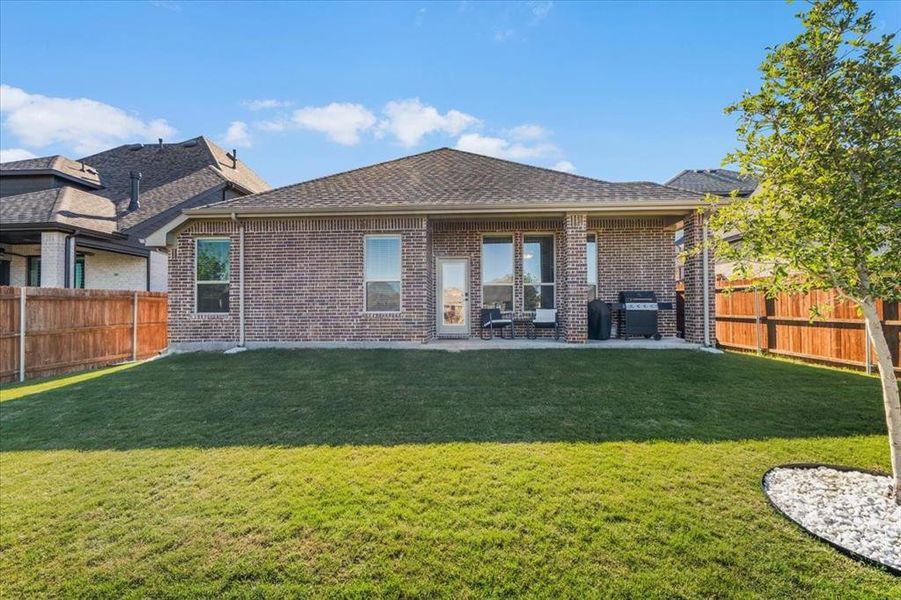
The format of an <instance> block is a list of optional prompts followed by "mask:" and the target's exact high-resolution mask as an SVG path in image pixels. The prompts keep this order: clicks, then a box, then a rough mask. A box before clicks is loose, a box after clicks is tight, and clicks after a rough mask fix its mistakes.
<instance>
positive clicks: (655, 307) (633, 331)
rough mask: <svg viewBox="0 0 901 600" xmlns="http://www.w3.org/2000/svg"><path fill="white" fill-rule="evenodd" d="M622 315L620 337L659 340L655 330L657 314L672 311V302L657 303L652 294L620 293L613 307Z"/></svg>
mask: <svg viewBox="0 0 901 600" xmlns="http://www.w3.org/2000/svg"><path fill="white" fill-rule="evenodd" d="M615 308H618V309H619V310H620V311H621V313H620V314H621V315H622V329H621V332H622V337H624V338H625V339H629V338H630V337H639V336H641V337H645V338H650V337H653V338H654V339H655V340H659V339H660V337H661V336H660V331H659V330H658V328H657V313H658V312H659V311H661V310H673V303H672V302H657V294H655V293H654V292H620V293H619V303H618V304H616V305H615Z"/></svg>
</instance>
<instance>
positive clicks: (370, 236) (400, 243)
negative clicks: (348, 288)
mask: <svg viewBox="0 0 901 600" xmlns="http://www.w3.org/2000/svg"><path fill="white" fill-rule="evenodd" d="M376 238H383V239H394V240H397V256H398V258H399V259H400V264H399V265H398V268H399V271H398V274H397V276H398V279H369V278H368V277H367V276H366V264H367V260H366V258H367V254H368V252H367V250H366V249H367V248H368V247H369V244H368V243H367V242H368V241H369V240H370V239H376ZM381 282H387V283H394V282H397V284H398V287H399V288H400V298H399V299H398V302H397V310H369V302H368V300H367V296H368V294H367V293H366V288H367V284H368V283H381ZM403 309H404V241H403V237H402V236H401V235H399V234H394V233H374V234H367V235H364V236H363V312H364V313H366V314H368V315H396V314H399V313H401V312H403Z"/></svg>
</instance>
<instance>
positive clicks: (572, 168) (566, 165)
mask: <svg viewBox="0 0 901 600" xmlns="http://www.w3.org/2000/svg"><path fill="white" fill-rule="evenodd" d="M551 168H552V169H553V170H555V171H563V172H564V173H575V172H576V165H574V164H572V163H571V162H569V161H568V160H561V161H560V162H558V163H557V164H555V165H554V166H553V167H551Z"/></svg>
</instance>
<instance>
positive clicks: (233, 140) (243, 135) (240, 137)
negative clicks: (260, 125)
mask: <svg viewBox="0 0 901 600" xmlns="http://www.w3.org/2000/svg"><path fill="white" fill-rule="evenodd" d="M222 140H223V141H224V142H225V143H226V144H228V145H230V146H235V147H237V148H250V146H251V145H252V143H251V140H250V132H249V131H247V123H245V122H244V121H232V122H231V125H229V126H228V130H227V131H226V132H225V135H224V136H223V138H222Z"/></svg>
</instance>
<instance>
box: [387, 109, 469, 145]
mask: <svg viewBox="0 0 901 600" xmlns="http://www.w3.org/2000/svg"><path fill="white" fill-rule="evenodd" d="M382 113H383V114H384V115H385V119H383V120H382V121H380V122H379V127H378V131H377V132H376V133H377V135H384V134H386V133H390V134H391V135H393V136H394V137H395V138H397V140H398V141H399V142H400V143H401V144H402V145H404V146H406V147H408V148H409V147H411V146H415V145H417V144H418V143H419V142H420V141H421V140H422V138H423V136H425V135H428V134H430V133H433V132H436V131H440V132H443V133H446V134H448V135H459V134H460V133H462V132H463V131H465V130H467V129H471V128H473V127H476V126H478V125H479V124H480V121H479V120H478V119H477V118H475V117H473V116H472V115H468V114H466V113H464V112H460V111H459V110H449V111H447V112H446V113H444V114H443V115H442V114H441V113H440V112H438V110H437V109H436V108H435V107H434V106H428V105H425V104H423V103H422V102H420V101H419V98H410V99H408V100H392V101H391V102H389V103H388V104H386V105H385V108H384V109H382Z"/></svg>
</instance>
